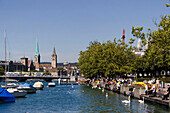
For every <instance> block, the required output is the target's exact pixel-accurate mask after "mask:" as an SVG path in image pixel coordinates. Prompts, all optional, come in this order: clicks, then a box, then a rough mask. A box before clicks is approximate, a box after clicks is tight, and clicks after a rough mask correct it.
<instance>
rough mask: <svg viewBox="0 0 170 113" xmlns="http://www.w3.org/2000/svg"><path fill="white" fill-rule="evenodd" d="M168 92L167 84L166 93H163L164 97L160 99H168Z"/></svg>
mask: <svg viewBox="0 0 170 113" xmlns="http://www.w3.org/2000/svg"><path fill="white" fill-rule="evenodd" d="M169 93H170V86H169V85H168V89H167V91H166V93H164V97H163V99H162V100H164V99H166V100H168V97H169Z"/></svg>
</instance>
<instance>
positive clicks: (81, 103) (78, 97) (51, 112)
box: [0, 82, 170, 113]
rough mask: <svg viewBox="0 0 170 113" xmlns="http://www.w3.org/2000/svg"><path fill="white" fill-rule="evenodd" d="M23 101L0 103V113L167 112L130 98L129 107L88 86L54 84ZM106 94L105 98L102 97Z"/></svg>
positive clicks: (121, 97)
mask: <svg viewBox="0 0 170 113" xmlns="http://www.w3.org/2000/svg"><path fill="white" fill-rule="evenodd" d="M44 85H45V87H44V89H43V90H40V91H37V93H35V94H27V95H26V97H25V98H16V101H15V102H14V103H3V104H0V113H26V112H27V113H88V112H92V113H94V112H95V113H167V112H170V110H169V109H168V108H167V107H165V106H161V105H157V104H153V103H149V102H145V103H144V104H140V103H138V100H137V99H131V103H130V104H127V105H126V104H123V103H122V100H125V99H126V100H127V96H124V95H121V94H117V93H114V92H110V91H104V92H102V91H101V90H100V89H92V88H91V87H90V86H82V85H75V86H74V87H73V88H72V86H71V85H57V86H56V87H49V88H47V87H46V86H47V83H46V82H45V83H44ZM106 93H108V95H109V96H108V97H106Z"/></svg>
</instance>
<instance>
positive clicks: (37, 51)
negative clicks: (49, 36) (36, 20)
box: [34, 41, 40, 64]
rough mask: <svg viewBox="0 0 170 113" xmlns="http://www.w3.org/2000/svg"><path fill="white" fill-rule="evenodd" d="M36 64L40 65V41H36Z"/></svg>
mask: <svg viewBox="0 0 170 113" xmlns="http://www.w3.org/2000/svg"><path fill="white" fill-rule="evenodd" d="M34 63H39V64H40V53H39V46H38V41H36V53H35V56H34Z"/></svg>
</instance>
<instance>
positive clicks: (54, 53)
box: [53, 47, 56, 55]
mask: <svg viewBox="0 0 170 113" xmlns="http://www.w3.org/2000/svg"><path fill="white" fill-rule="evenodd" d="M53 55H56V52H55V47H54V49H53Z"/></svg>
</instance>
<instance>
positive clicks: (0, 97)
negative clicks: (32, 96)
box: [0, 88, 15, 103]
mask: <svg viewBox="0 0 170 113" xmlns="http://www.w3.org/2000/svg"><path fill="white" fill-rule="evenodd" d="M4 102H15V97H14V96H13V95H12V94H11V93H9V92H8V91H7V90H6V89H5V88H1V89H0V103H4Z"/></svg>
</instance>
